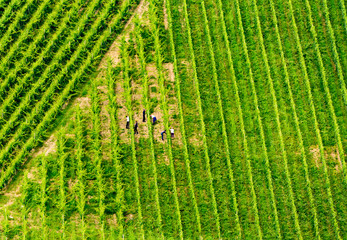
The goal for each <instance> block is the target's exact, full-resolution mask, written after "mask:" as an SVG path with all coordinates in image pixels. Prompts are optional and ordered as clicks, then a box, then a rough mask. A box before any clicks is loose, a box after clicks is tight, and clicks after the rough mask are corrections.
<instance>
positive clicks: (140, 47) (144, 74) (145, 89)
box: [135, 19, 163, 236]
mask: <svg viewBox="0 0 347 240" xmlns="http://www.w3.org/2000/svg"><path fill="white" fill-rule="evenodd" d="M137 20H138V19H137ZM138 21H139V20H138ZM135 24H136V27H135V31H136V43H137V44H138V47H137V51H138V55H139V58H140V64H141V73H142V77H143V104H144V106H145V108H146V109H147V112H146V115H147V116H146V117H147V119H150V116H149V109H150V105H149V97H148V72H147V70H146V65H147V64H146V59H145V52H144V43H143V39H142V36H141V25H140V22H136V23H135ZM147 128H148V133H149V141H150V146H151V161H152V167H153V175H154V185H155V201H156V209H157V214H158V218H157V221H158V226H159V233H160V234H161V235H162V236H163V233H162V216H161V211H160V203H159V189H158V174H157V166H156V159H155V153H154V142H153V141H154V140H153V128H152V124H151V122H150V121H147Z"/></svg>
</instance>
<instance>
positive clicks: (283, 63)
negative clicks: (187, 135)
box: [270, 0, 320, 239]
mask: <svg viewBox="0 0 347 240" xmlns="http://www.w3.org/2000/svg"><path fill="white" fill-rule="evenodd" d="M270 6H271V11H272V20H273V22H274V25H275V31H276V37H277V42H278V47H279V52H280V55H281V61H282V65H283V70H284V75H285V82H286V85H287V87H288V93H289V99H290V105H291V108H292V111H293V116H294V122H295V130H296V133H297V136H298V141H299V146H300V152H301V156H302V161H303V165H304V171H305V179H306V185H307V192H308V194H309V199H310V203H311V205H312V214H313V219H314V220H313V222H314V228H315V235H316V237H317V239H320V234H319V227H318V218H317V210H316V205H315V201H314V197H313V194H312V188H311V181H310V177H309V172H308V165H307V158H306V153H305V147H304V141H303V138H302V131H301V129H300V124H299V118H298V114H297V111H296V106H295V102H294V98H293V92H292V87H291V84H290V79H289V74H288V68H287V64H286V60H285V56H284V52H283V46H282V41H281V36H280V33H279V29H278V21H277V16H276V9H275V7H274V3H273V0H270Z"/></svg>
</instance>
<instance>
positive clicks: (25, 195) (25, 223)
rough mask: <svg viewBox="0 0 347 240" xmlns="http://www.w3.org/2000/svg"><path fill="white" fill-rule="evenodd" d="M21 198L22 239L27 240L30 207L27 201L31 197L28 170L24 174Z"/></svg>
mask: <svg viewBox="0 0 347 240" xmlns="http://www.w3.org/2000/svg"><path fill="white" fill-rule="evenodd" d="M21 185H22V186H21V191H20V192H21V196H20V206H21V208H22V209H21V212H20V214H21V217H20V218H21V227H22V238H23V239H24V240H25V239H27V235H28V220H27V218H28V212H29V209H28V206H27V200H28V196H29V181H28V170H25V172H24V179H23V182H22V183H21Z"/></svg>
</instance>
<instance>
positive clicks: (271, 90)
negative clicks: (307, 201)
mask: <svg viewBox="0 0 347 240" xmlns="http://www.w3.org/2000/svg"><path fill="white" fill-rule="evenodd" d="M253 4H254V10H255V11H254V12H255V16H256V21H257V29H258V36H259V39H260V45H261V50H262V56H263V60H264V62H265V69H266V75H267V78H268V84H269V86H270V92H271V96H272V101H273V104H274V108H275V115H276V124H277V129H278V133H279V138H280V146H281V152H282V154H283V160H284V169H285V173H286V181H287V187H288V190H289V198H290V202H291V207H292V211H293V215H294V222H295V229H296V232H297V235H298V238H299V239H302V233H301V228H300V223H299V218H298V213H297V209H296V205H295V201H294V192H293V187H292V181H291V177H290V172H289V168H288V157H287V151H286V149H285V145H284V140H283V133H282V127H281V121H280V116H279V111H278V103H277V97H276V92H275V89H274V85H273V79H272V76H271V72H270V66H269V60H268V57H267V53H266V49H265V45H264V38H263V33H262V29H261V24H260V20H259V13H258V6H257V2H256V0H253ZM261 131H262V127H261ZM261 135H262V137H263V136H264V134H263V133H262V134H261ZM264 145H265V144H264ZM277 224H278V223H277ZM278 227H279V224H278ZM277 231H278V232H279V229H278V230H277Z"/></svg>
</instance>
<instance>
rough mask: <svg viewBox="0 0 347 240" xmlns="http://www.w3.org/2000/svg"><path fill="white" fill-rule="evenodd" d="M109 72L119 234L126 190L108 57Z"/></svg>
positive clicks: (109, 105)
mask: <svg viewBox="0 0 347 240" xmlns="http://www.w3.org/2000/svg"><path fill="white" fill-rule="evenodd" d="M107 64H108V65H107V73H106V80H107V87H108V92H107V94H108V102H109V103H108V112H109V114H110V122H111V123H110V129H111V159H112V162H113V166H114V170H115V172H116V173H115V174H116V179H115V181H116V183H115V189H116V206H117V210H116V216H117V223H118V226H117V228H118V229H117V230H118V232H119V236H122V235H123V201H124V192H123V189H122V182H121V171H122V166H121V164H120V157H121V156H120V146H119V143H118V132H119V128H118V125H117V121H116V119H117V104H116V96H115V90H114V89H115V86H114V79H113V74H112V63H111V59H110V58H109V59H108V62H107Z"/></svg>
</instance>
